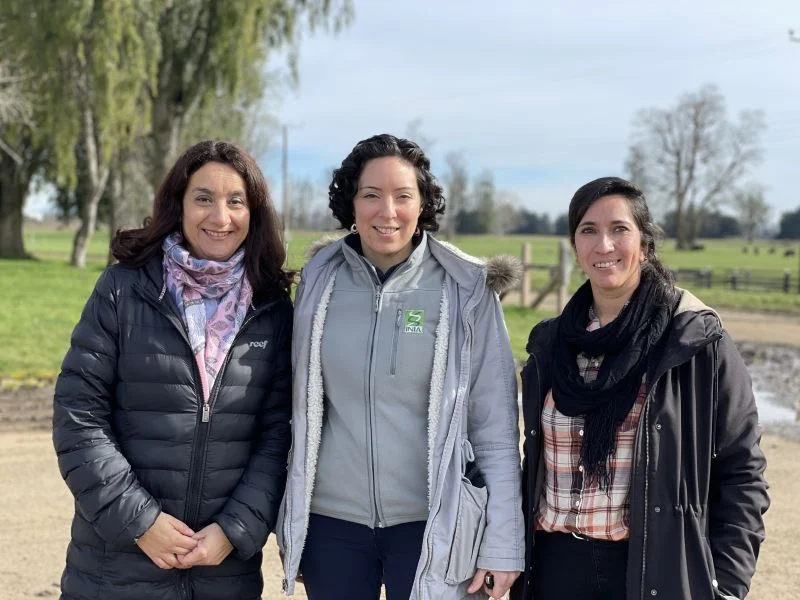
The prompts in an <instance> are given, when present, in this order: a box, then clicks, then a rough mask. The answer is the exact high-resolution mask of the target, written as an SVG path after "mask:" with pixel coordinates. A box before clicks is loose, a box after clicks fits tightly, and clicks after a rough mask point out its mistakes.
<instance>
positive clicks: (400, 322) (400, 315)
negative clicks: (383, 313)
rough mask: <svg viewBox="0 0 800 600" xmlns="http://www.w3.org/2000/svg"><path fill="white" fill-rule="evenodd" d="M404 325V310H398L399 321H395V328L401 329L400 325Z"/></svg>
mask: <svg viewBox="0 0 800 600" xmlns="http://www.w3.org/2000/svg"><path fill="white" fill-rule="evenodd" d="M402 324H403V309H402V308H398V309H397V320H396V321H395V326H396V327H397V328H398V329H400V325H402Z"/></svg>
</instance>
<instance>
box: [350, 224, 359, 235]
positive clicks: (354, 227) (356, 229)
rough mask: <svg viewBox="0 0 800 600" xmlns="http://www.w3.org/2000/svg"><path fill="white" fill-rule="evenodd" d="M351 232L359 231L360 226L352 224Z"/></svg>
mask: <svg viewBox="0 0 800 600" xmlns="http://www.w3.org/2000/svg"><path fill="white" fill-rule="evenodd" d="M350 233H358V228H357V227H356V224H355V223H353V224H352V225H350Z"/></svg>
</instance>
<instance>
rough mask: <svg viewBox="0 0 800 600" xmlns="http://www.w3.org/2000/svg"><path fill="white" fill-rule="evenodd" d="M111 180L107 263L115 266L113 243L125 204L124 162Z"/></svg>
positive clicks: (120, 162)
mask: <svg viewBox="0 0 800 600" xmlns="http://www.w3.org/2000/svg"><path fill="white" fill-rule="evenodd" d="M109 179H110V187H111V189H110V190H109V194H108V235H109V244H108V259H107V263H108V264H109V265H110V264H113V262H114V255H113V254H111V242H112V241H113V240H114V236H115V235H116V234H117V229H119V228H120V227H121V226H122V223H121V220H120V209H121V205H123V204H124V201H123V198H122V161H121V160H119V161H117V166H116V168H115V169H113V170H112V171H111V175H109Z"/></svg>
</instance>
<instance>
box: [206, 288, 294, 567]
mask: <svg viewBox="0 0 800 600" xmlns="http://www.w3.org/2000/svg"><path fill="white" fill-rule="evenodd" d="M282 306H283V307H284V310H280V311H277V316H276V319H278V320H279V321H280V322H281V324H280V328H279V334H278V339H277V348H278V351H277V353H276V360H277V365H276V368H275V375H274V378H273V381H272V387H271V388H270V391H269V392H268V394H267V395H266V397H265V398H264V402H263V404H262V408H261V433H260V435H259V439H258V443H257V445H256V447H255V451H254V453H253V455H252V456H251V457H250V462H249V464H248V465H247V468H246V469H245V472H244V474H243V475H242V478H241V480H240V481H239V484H238V485H237V486H236V489H234V491H233V494H232V495H231V497H230V498H229V499H228V501H227V502H226V503H225V506H224V507H223V509H222V511H220V513H219V514H217V515H216V516H215V517H214V521H216V522H217V523H218V524H219V525H220V527H222V530H223V531H224V532H225V535H226V536H227V537H228V539H229V540H230V542H231V543H232V544H233V545H234V547H235V548H236V551H237V552H238V554H239V556H240V557H241V558H242V559H245V560H246V559H248V558H250V557H251V556H253V555H254V554H255V553H256V552H259V551H260V550H261V548H262V547H263V546H264V544H265V543H266V541H267V536H268V535H269V533H270V532H271V531H273V530H274V529H275V526H276V522H277V516H278V509H279V507H280V503H281V498H282V497H283V491H284V488H285V487H286V462H287V459H288V456H289V446H290V445H291V438H292V433H291V426H290V420H291V413H292V371H291V370H292V366H291V343H292V309H291V305H290V304H289V302H288V300H287V301H286V303H285V304H283V305H282Z"/></svg>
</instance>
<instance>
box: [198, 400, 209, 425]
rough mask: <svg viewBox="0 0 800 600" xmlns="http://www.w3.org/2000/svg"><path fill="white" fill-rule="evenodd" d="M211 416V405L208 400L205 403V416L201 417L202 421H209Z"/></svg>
mask: <svg viewBox="0 0 800 600" xmlns="http://www.w3.org/2000/svg"><path fill="white" fill-rule="evenodd" d="M210 418H211V406H210V405H209V404H208V402H206V403H205V404H203V416H202V417H200V421H202V422H203V423H208V420H209V419H210Z"/></svg>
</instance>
